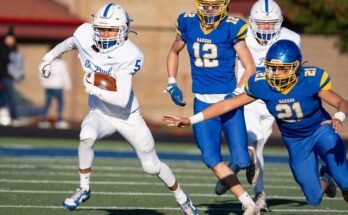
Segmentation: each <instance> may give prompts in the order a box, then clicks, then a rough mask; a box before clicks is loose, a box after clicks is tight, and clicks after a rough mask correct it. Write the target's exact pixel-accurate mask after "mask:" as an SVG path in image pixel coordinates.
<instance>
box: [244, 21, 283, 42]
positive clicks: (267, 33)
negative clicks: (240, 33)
mask: <svg viewBox="0 0 348 215" xmlns="http://www.w3.org/2000/svg"><path fill="white" fill-rule="evenodd" d="M249 21H250V26H251V30H252V32H253V34H254V36H255V37H256V38H257V39H258V40H259V41H260V42H261V43H265V44H267V45H269V44H272V43H273V42H274V41H275V40H276V39H277V38H278V36H279V34H280V29H281V26H282V22H283V17H280V18H279V19H275V20H257V19H253V18H252V17H249ZM261 25H269V26H273V28H270V29H262V28H260V27H259V26H261Z"/></svg>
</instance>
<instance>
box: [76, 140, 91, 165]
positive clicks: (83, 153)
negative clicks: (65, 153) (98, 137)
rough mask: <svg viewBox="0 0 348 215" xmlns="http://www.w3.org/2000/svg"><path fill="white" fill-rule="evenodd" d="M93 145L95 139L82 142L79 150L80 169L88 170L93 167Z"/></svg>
mask: <svg viewBox="0 0 348 215" xmlns="http://www.w3.org/2000/svg"><path fill="white" fill-rule="evenodd" d="M93 145H94V140H93V139H85V140H81V141H80V144H79V149H78V153H79V167H80V169H86V168H89V167H91V166H92V163H93V160H94V151H93Z"/></svg>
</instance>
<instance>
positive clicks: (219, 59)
mask: <svg viewBox="0 0 348 215" xmlns="http://www.w3.org/2000/svg"><path fill="white" fill-rule="evenodd" d="M176 26H177V34H178V35H179V36H181V38H182V40H183V41H185V43H186V45H187V49H188V53H189V56H190V61H191V75H192V91H193V93H199V94H224V93H230V92H232V91H233V90H234V88H235V87H236V78H235V71H234V67H235V57H236V51H235V50H234V48H233V46H234V45H235V44H237V43H238V42H239V41H241V40H243V39H245V37H246V35H247V24H246V23H245V22H244V21H243V20H241V19H239V18H237V17H231V16H227V17H226V18H225V19H223V20H222V21H221V22H220V24H219V26H218V27H217V28H216V29H214V30H213V31H211V32H204V31H203V30H202V28H201V25H200V21H199V18H198V16H197V13H195V12H191V13H183V14H181V15H180V16H179V17H178V20H177V23H176Z"/></svg>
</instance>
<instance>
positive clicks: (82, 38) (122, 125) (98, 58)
mask: <svg viewBox="0 0 348 215" xmlns="http://www.w3.org/2000/svg"><path fill="white" fill-rule="evenodd" d="M130 21H131V20H130V18H129V16H128V14H127V12H126V11H125V10H124V9H123V8H122V7H121V6H120V5H118V4H114V3H109V4H106V5H104V6H103V7H102V8H101V9H99V10H98V11H97V13H96V14H95V15H94V16H93V24H89V23H85V24H82V25H81V26H80V27H78V28H77V30H76V31H75V32H74V34H73V36H72V37H70V38H68V39H66V40H65V41H63V42H62V43H60V44H58V45H57V46H56V47H55V48H54V49H52V50H51V51H50V52H48V53H47V54H46V55H45V56H44V58H43V62H42V63H41V64H40V66H39V69H40V71H41V73H42V76H44V77H46V78H49V76H50V64H51V62H52V61H53V60H54V59H55V58H57V57H58V56H60V55H61V54H63V53H65V52H67V51H71V50H73V49H77V51H78V56H79V58H80V60H81V65H82V68H83V70H84V72H85V76H84V81H83V84H84V87H85V90H86V92H87V93H88V94H89V97H88V104H89V108H90V111H89V113H88V114H87V116H86V117H85V118H84V120H83V122H82V125H81V132H80V144H79V148H78V157H79V169H80V171H79V173H80V186H79V188H77V189H76V191H75V192H74V193H73V194H72V195H71V196H69V197H68V198H66V199H65V200H64V202H63V205H64V207H65V208H66V209H69V210H74V209H75V208H76V207H77V206H79V205H80V203H81V202H84V201H86V200H88V199H89V198H90V195H91V190H90V176H91V170H92V162H93V159H94V151H93V147H94V144H95V142H96V141H97V140H99V139H101V138H103V137H106V136H109V135H111V134H113V133H115V132H116V131H118V132H119V133H120V134H121V135H122V136H123V137H124V138H125V139H126V140H127V141H128V142H129V143H130V144H131V146H132V148H134V150H135V152H136V154H137V156H138V158H139V160H140V162H141V166H142V168H143V170H144V171H145V172H146V173H148V174H151V175H155V176H157V177H158V178H159V179H160V180H161V181H162V182H163V183H164V184H165V185H166V186H167V187H168V188H169V189H170V190H171V191H172V193H173V195H174V197H175V199H176V202H177V204H178V205H179V206H180V208H181V210H182V211H183V214H187V215H196V214H198V213H197V209H196V208H195V207H194V206H193V204H192V201H191V200H190V198H189V197H188V196H187V195H186V193H184V192H183V190H182V189H181V188H180V186H179V184H178V183H177V181H176V179H175V176H174V174H173V172H172V171H171V169H170V168H169V167H168V166H167V165H166V164H165V163H163V162H161V161H160V160H159V158H158V156H157V154H156V152H155V148H154V139H153V137H152V134H151V132H150V130H149V128H148V127H147V125H146V124H145V121H144V119H143V118H142V116H141V114H140V111H139V104H138V101H137V98H136V96H135V94H134V92H133V87H132V78H133V75H135V74H136V72H138V71H139V70H140V68H141V66H142V65H143V60H144V56H143V53H142V52H141V51H140V50H139V49H138V47H137V46H136V45H135V44H134V43H133V42H131V41H130V40H129V38H128V32H129V24H130ZM99 72H102V73H105V74H108V75H110V76H112V77H113V78H115V80H116V83H117V91H107V90H104V89H101V88H98V87H96V86H94V85H93V77H94V74H95V73H99Z"/></svg>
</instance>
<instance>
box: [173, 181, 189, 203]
mask: <svg viewBox="0 0 348 215" xmlns="http://www.w3.org/2000/svg"><path fill="white" fill-rule="evenodd" d="M172 193H173V194H174V197H175V199H176V202H177V203H178V204H179V205H182V204H184V203H185V202H186V201H187V196H186V194H185V193H184V191H183V190H182V189H181V187H180V185H179V184H178V188H177V189H176V190H174V191H172Z"/></svg>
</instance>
